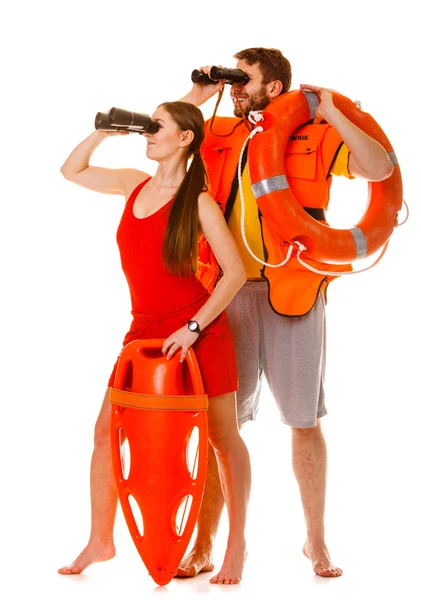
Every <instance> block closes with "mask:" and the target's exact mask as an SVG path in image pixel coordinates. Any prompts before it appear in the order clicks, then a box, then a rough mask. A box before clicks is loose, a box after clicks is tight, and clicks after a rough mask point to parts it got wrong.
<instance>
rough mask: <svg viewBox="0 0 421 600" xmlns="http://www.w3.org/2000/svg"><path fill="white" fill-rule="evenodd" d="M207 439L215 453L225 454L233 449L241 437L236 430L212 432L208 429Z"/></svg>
mask: <svg viewBox="0 0 421 600" xmlns="http://www.w3.org/2000/svg"><path fill="white" fill-rule="evenodd" d="M208 440H209V443H210V445H211V446H212V448H213V449H214V450H215V452H216V453H219V454H226V453H227V452H229V451H230V450H231V449H233V448H234V447H235V446H236V445H237V444H238V442H241V437H240V434H239V433H238V432H235V431H230V432H226V433H225V432H219V433H216V432H212V431H209V434H208Z"/></svg>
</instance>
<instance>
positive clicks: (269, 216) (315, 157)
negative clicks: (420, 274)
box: [198, 91, 400, 316]
mask: <svg viewBox="0 0 421 600" xmlns="http://www.w3.org/2000/svg"><path fill="white" fill-rule="evenodd" d="M312 96H315V95H314V94H312ZM337 96H338V95H336V94H334V99H335V103H336V100H337ZM299 99H300V101H301V103H300V102H298V100H299ZM342 99H343V97H340V98H339V100H340V102H339V104H340V106H338V108H339V109H340V110H341V109H343V108H344V107H345V110H344V112H348V113H350V112H351V109H350V106H349V103H351V104H352V106H353V107H354V108H355V110H356V111H357V110H359V109H357V108H356V107H355V105H354V103H352V102H351V101H350V100H348V99H345V100H346V101H347V102H344V101H343V100H342ZM303 100H304V102H303ZM281 103H282V104H281ZM297 104H298V109H297ZM316 105H317V102H316ZM280 109H281V110H280ZM359 112H361V111H359ZM262 114H263V116H264V118H265V120H266V131H264V132H263V133H257V134H256V135H255V136H254V138H253V139H251V140H249V149H248V161H249V170H250V179H251V183H252V184H253V183H258V182H259V181H260V180H261V179H267V178H268V177H273V176H275V175H276V174H279V175H282V174H286V175H287V178H286V177H285V178H284V179H285V182H287V185H286V190H287V193H286V194H285V191H286V190H285V189H283V190H276V191H275V192H274V193H273V192H272V193H267V190H265V192H264V193H263V194H261V196H260V197H259V196H258V198H257V203H258V206H259V210H260V214H261V229H262V238H263V245H264V250H265V262H268V263H270V264H278V263H279V262H282V260H283V259H284V258H285V256H286V252H287V249H288V247H289V244H290V243H293V241H294V235H290V232H289V230H288V228H289V229H291V230H292V231H293V230H294V226H295V225H301V224H302V223H303V222H304V223H306V224H307V223H309V224H310V225H311V227H312V229H311V228H309V227H307V229H305V230H304V231H305V233H308V231H309V232H310V234H311V235H312V232H313V230H314V229H316V230H317V231H318V232H322V233H321V234H320V233H319V236H318V237H319V239H322V240H323V241H324V240H325V239H326V238H327V239H328V240H331V246H332V245H333V246H334V242H335V238H334V237H333V236H332V238H329V234H330V232H331V229H330V228H327V223H326V222H325V221H316V220H315V219H313V218H312V217H310V216H309V215H308V213H307V212H306V211H305V210H303V209H302V208H301V207H306V208H310V209H311V208H317V209H326V208H327V207H328V203H329V192H330V185H331V181H332V178H331V176H330V170H331V167H332V165H333V163H334V161H335V158H336V156H337V153H338V152H339V149H340V147H341V145H342V140H341V138H340V136H339V134H338V133H337V132H336V131H335V130H334V129H333V128H332V127H331V126H330V125H328V124H326V123H322V124H317V125H316V124H308V123H307V124H304V125H300V126H299V127H297V125H299V124H300V123H302V122H304V121H309V119H311V118H312V117H313V116H314V115H311V110H310V106H309V102H308V101H307V99H306V95H305V94H303V93H302V92H298V91H294V92H288V93H287V94H284V95H283V96H280V97H279V98H277V99H276V100H274V101H272V102H271V103H270V104H269V105H268V106H267V107H266V109H265V110H264V111H263V113H262ZM365 114H366V113H362V115H365ZM280 115H281V116H280ZM349 116H350V117H351V120H356V117H355V115H353V114H352V115H349ZM368 117H369V119H368V120H367V122H366V121H365V120H364V118H361V119H360V122H358V123H357V125H358V126H360V127H361V129H365V130H366V131H367V129H368V131H367V133H369V135H372V137H374V138H375V139H377V138H378V137H380V139H379V141H380V143H382V144H383V145H384V146H385V147H386V149H388V150H389V148H388V146H390V144H389V143H388V142H387V138H386V137H385V136H384V134H383V136H379V135H377V137H376V135H373V131H374V133H375V134H378V131H379V128H378V126H377V129H376V130H374V129H375V128H374V127H373V121H374V120H373V119H372V118H371V117H370V116H369V115H368ZM278 122H281V123H282V126H279V124H278ZM236 125H237V127H235V126H236ZM362 125H365V127H364V126H362ZM295 127H297V128H295ZM380 131H381V130H380ZM249 133H250V131H249V130H248V129H247V127H246V125H245V124H244V123H243V122H241V119H234V118H230V117H223V118H215V120H214V122H213V125H212V132H211V131H210V122H209V121H208V122H207V124H206V135H205V140H204V143H203V146H202V155H203V158H204V161H205V165H206V168H207V173H208V177H209V192H210V194H211V195H212V196H213V197H214V198H215V200H216V201H217V202H218V204H219V205H220V206H221V209H222V210H223V211H224V210H225V206H226V202H227V198H228V196H229V194H230V190H231V185H232V181H233V179H234V177H236V172H237V166H238V161H239V157H240V153H241V148H242V147H243V144H244V141H245V140H246V138H247V136H248V135H249ZM221 136H224V137H221ZM259 136H261V137H260V140H259ZM265 138H266V139H265ZM385 142H387V143H385ZM398 177H399V174H398ZM399 180H400V179H399ZM387 181H388V180H387ZM374 185H375V184H371V186H372V187H374ZM254 191H255V190H253V192H254ZM379 193H380V191H379ZM398 196H399V186H396V182H395V183H394V197H395V198H396V197H398ZM255 197H256V194H255ZM398 205H399V202H397V201H395V203H394V208H393V209H392V210H394V213H393V214H394V215H395V214H396V210H398ZM291 207H292V208H291ZM376 207H377V212H378V213H380V210H379V209H380V207H379V203H378V202H377V204H376ZM399 208H400V205H399ZM374 212H376V211H374ZM389 212H390V211H389ZM285 213H287V214H289V215H292V216H289V220H288V226H285V224H284V215H285ZM297 215H298V217H297ZM389 221H390V219H389ZM388 226H389V225H388ZM332 231H333V233H334V234H335V233H336V231H339V230H332ZM343 231H344V236H345V237H346V236H349V237H350V238H351V240H352V239H353V238H352V235H351V233H349V231H347V230H343ZM301 232H302V230H301ZM389 235H390V233H389ZM298 239H299V240H300V238H298ZM386 240H387V236H386V239H385V240H384V241H386ZM300 241H303V242H307V244H308V245H309V246H311V241H310V240H309V238H308V237H306V236H304V239H303V238H302V237H301V240H300ZM351 243H352V242H351ZM328 245H329V242H328ZM334 252H335V248H333V254H334ZM331 254H332V250H331ZM339 254H340V252H339ZM295 255H296V253H293V256H292V257H291V259H290V260H289V261H288V262H287V263H286V265H285V266H283V267H280V268H274V267H267V266H265V267H264V268H263V269H262V276H263V277H265V278H266V279H267V281H268V283H269V302H270V304H271V306H272V308H273V309H274V310H275V312H277V313H279V314H281V315H285V316H302V315H304V314H306V313H307V312H308V311H309V310H310V309H311V308H312V306H313V304H314V302H315V300H316V297H317V293H318V291H319V290H320V289H322V290H324V289H325V288H326V286H327V284H328V283H329V281H331V280H332V279H333V278H334V277H333V276H325V275H321V274H316V273H313V272H311V271H309V270H307V269H305V267H303V266H302V265H301V264H300V263H299V262H298V261H297V259H296V258H295ZM313 256H314V257H315V259H313ZM330 258H331V256H330V257H329V258H328V257H327V256H323V255H322V256H319V255H318V254H317V252H314V253H313V255H312V254H310V255H309V256H306V262H307V263H308V264H309V265H310V266H313V267H315V268H316V269H319V270H322V271H323V270H324V271H326V270H328V271H330V272H331V271H334V272H336V271H338V274H339V273H340V271H345V270H351V266H350V265H348V264H326V263H323V262H321V261H320V260H317V259H324V260H328V259H330ZM353 258H355V256H352V253H350V254H348V255H347V257H346V258H345V260H348V261H349V260H353ZM199 259H200V261H201V263H203V262H207V264H208V267H207V272H206V274H207V280H206V279H202V282H203V283H204V284H205V285H206V284H207V285H208V286H209V285H212V283H214V280H215V273H217V272H218V265H217V262H216V260H215V258H214V257H213V256H212V252H211V250H210V249H209V247H208V244H207V243H206V241H205V240H204V239H201V240H200V253H199ZM345 260H344V259H342V260H341V259H340V260H338V261H337V262H338V263H341V262H342V263H343V262H345ZM209 265H210V266H209ZM202 273H204V271H202ZM198 276H199V277H201V273H200V272H199V273H198ZM212 277H213V279H212Z"/></svg>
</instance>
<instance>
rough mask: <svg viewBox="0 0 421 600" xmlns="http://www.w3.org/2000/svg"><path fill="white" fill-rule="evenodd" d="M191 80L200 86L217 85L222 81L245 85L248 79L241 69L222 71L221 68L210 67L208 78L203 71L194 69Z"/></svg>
mask: <svg viewBox="0 0 421 600" xmlns="http://www.w3.org/2000/svg"><path fill="white" fill-rule="evenodd" d="M191 80H192V81H193V83H200V84H201V85H209V84H210V83H213V84H215V83H217V82H218V81H223V82H224V83H230V84H231V85H232V84H233V83H243V84H244V83H247V82H248V81H249V80H250V77H249V76H248V75H246V74H245V73H244V71H242V70H241V69H224V68H222V67H212V68H211V70H210V71H209V76H208V75H206V73H204V72H203V71H200V70H199V69H195V70H194V71H193V72H192V74H191Z"/></svg>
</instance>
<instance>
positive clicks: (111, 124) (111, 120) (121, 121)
mask: <svg viewBox="0 0 421 600" xmlns="http://www.w3.org/2000/svg"><path fill="white" fill-rule="evenodd" d="M95 129H99V130H100V131H133V132H136V133H156V132H157V131H158V129H159V124H158V122H157V121H153V120H152V119H151V118H150V116H149V115H144V114H143V113H136V112H131V111H130V110H124V109H123V108H115V107H113V108H112V109H111V110H110V112H108V113H102V112H99V113H97V115H96V117H95Z"/></svg>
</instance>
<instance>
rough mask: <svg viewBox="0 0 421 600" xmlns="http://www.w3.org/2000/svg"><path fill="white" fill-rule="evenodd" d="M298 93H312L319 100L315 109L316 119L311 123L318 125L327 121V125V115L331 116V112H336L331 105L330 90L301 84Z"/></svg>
mask: <svg viewBox="0 0 421 600" xmlns="http://www.w3.org/2000/svg"><path fill="white" fill-rule="evenodd" d="M300 91H302V92H314V93H315V94H317V97H318V98H319V106H318V107H317V110H316V117H315V119H314V120H313V123H320V122H321V121H327V122H328V123H329V115H330V114H332V111H336V110H337V109H336V107H335V105H334V104H333V99H332V90H329V89H328V88H324V87H320V86H317V85H309V84H308V83H301V84H300Z"/></svg>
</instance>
